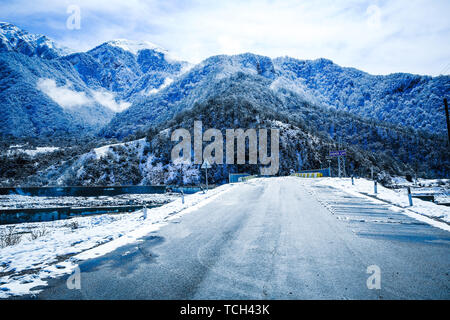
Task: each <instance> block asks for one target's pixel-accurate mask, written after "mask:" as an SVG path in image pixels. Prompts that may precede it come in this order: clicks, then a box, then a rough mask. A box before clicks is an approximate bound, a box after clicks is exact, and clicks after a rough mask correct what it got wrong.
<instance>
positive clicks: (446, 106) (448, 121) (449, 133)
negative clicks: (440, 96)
mask: <svg viewBox="0 0 450 320" xmlns="http://www.w3.org/2000/svg"><path fill="white" fill-rule="evenodd" d="M444 106H445V116H446V118H447V133H448V143H449V145H450V120H449V118H448V103H447V98H444Z"/></svg>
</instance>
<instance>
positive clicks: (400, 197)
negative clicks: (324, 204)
mask: <svg viewBox="0 0 450 320" xmlns="http://www.w3.org/2000/svg"><path fill="white" fill-rule="evenodd" d="M313 181H314V182H313V183H315V184H318V185H329V186H332V187H335V188H338V189H341V190H343V191H345V192H348V193H351V194H354V195H359V196H361V195H363V196H366V197H367V198H370V199H374V197H376V198H377V199H380V200H382V201H387V202H389V203H391V204H393V205H395V206H398V207H401V208H402V210H403V211H404V212H405V213H406V214H419V215H422V216H426V217H430V218H437V219H439V220H442V221H445V222H446V223H450V207H447V206H443V205H437V204H435V203H432V202H430V201H423V200H420V199H417V198H413V206H412V207H410V206H409V200H408V194H407V190H406V188H404V189H388V188H385V187H383V186H382V185H380V184H378V186H377V189H378V190H377V191H378V193H377V194H376V195H375V193H374V183H373V181H371V180H367V179H362V178H360V179H354V181H355V185H352V182H351V179H350V178H342V179H339V178H320V179H316V180H313ZM445 222H444V223H445Z"/></svg>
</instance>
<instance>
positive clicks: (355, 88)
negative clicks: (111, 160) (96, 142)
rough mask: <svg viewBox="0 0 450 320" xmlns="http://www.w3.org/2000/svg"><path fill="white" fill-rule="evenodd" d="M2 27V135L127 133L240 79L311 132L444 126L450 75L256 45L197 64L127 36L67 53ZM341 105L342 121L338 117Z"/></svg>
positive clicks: (239, 85)
mask: <svg viewBox="0 0 450 320" xmlns="http://www.w3.org/2000/svg"><path fill="white" fill-rule="evenodd" d="M0 30H1V32H0V35H1V39H2V40H1V43H2V47H1V48H2V49H1V50H0V75H1V79H0V90H1V91H0V102H1V103H2V110H1V111H0V112H1V114H0V115H1V118H0V121H1V124H2V127H1V129H0V134H2V135H13V136H15V137H24V136H31V137H38V138H39V137H41V136H42V135H43V136H58V135H61V134H66V133H67V132H71V133H73V134H78V135H85V134H87V133H89V134H91V133H96V132H100V135H101V136H102V137H105V138H108V139H109V138H119V139H123V138H125V137H128V136H130V135H134V134H136V133H137V132H139V131H141V132H142V131H146V130H147V129H148V128H150V127H154V126H159V125H161V124H162V123H165V122H166V121H169V120H170V119H172V118H174V117H176V116H177V114H179V113H180V112H183V111H186V110H191V109H193V108H194V107H195V106H196V104H202V103H207V101H208V100H209V99H210V98H211V97H214V96H217V95H218V94H225V92H227V91H226V90H228V89H227V88H228V87H229V86H236V91H232V94H239V95H241V96H242V97H244V98H245V99H246V100H247V101H250V103H251V104H257V105H261V104H266V105H267V106H268V108H272V109H273V111H274V112H281V113H283V114H285V115H287V116H289V117H293V118H296V119H297V120H298V121H300V122H301V123H304V124H308V125H309V129H308V130H314V131H317V132H322V134H325V135H328V136H329V137H330V138H331V139H336V138H337V137H343V138H344V139H347V140H351V141H352V143H354V144H358V143H359V144H361V143H363V144H365V145H364V146H363V147H364V148H365V147H366V146H367V145H369V143H368V142H367V139H369V140H370V139H372V138H371V137H369V135H373V136H374V137H376V139H378V141H382V140H383V139H384V138H383V137H380V135H385V134H386V133H380V132H385V131H383V130H385V129H384V128H390V126H391V127H392V128H396V127H398V129H399V130H400V131H407V130H410V128H412V129H421V130H423V131H426V132H428V133H430V134H436V133H437V134H441V133H442V132H444V131H445V130H446V128H445V118H444V116H443V114H441V113H442V112H441V111H440V110H441V104H442V98H443V97H444V96H445V95H448V93H449V92H450V76H440V77H429V76H419V75H411V74H392V75H388V76H375V75H370V74H367V73H365V72H363V71H360V70H356V69H353V68H344V67H340V66H338V65H336V64H334V63H333V62H332V61H330V60H326V59H317V60H297V59H293V58H289V57H282V58H276V59H271V58H269V57H265V56H261V55H255V54H252V53H245V54H240V55H233V56H228V55H218V56H213V57H210V58H207V59H205V60H204V61H202V62H201V63H199V64H197V65H190V64H189V63H188V62H185V61H182V60H179V59H176V58H174V57H172V56H171V55H170V54H169V53H168V52H167V51H166V50H164V49H162V48H160V47H159V46H157V45H154V44H152V43H149V42H139V41H131V40H124V39H118V40H111V41H108V42H105V43H103V44H100V45H99V46H97V47H95V48H93V49H91V50H89V51H87V52H77V53H71V54H66V52H64V51H61V50H60V49H59V48H60V47H59V46H58V45H57V44H56V43H54V42H53V41H51V40H49V39H47V38H46V37H44V36H37V35H32V34H29V33H27V32H26V31H23V30H20V29H19V28H17V27H15V26H13V25H11V24H8V23H3V24H1V25H0ZM244 84H245V85H244ZM244 88H245V89H244ZM230 92H231V91H230ZM227 94H230V93H227ZM312 110H316V111H314V112H313V111H312ZM317 110H320V111H317ZM335 111H339V112H340V113H337V114H339V115H340V116H339V120H338V121H337V120H336V121H334V120H333V121H331V120H330V119H331V118H330V117H335V115H336V113H335ZM345 119H347V120H348V121H347V122H346V121H345ZM355 119H359V120H355ZM358 121H365V122H372V123H374V124H376V125H374V128H377V130H376V131H377V132H376V133H375V132H372V131H371V130H372V129H370V130H369V129H368V128H367V127H365V128H364V129H362V128H361V127H358V126H359V125H358V123H359V122H358ZM349 123H351V124H352V126H349V125H348V124H349ZM377 126H378V127H377ZM380 128H382V129H380ZM358 130H361V131H358ZM380 130H381V131H380ZM378 131H380V132H378ZM369 132H370V133H369ZM358 135H360V136H361V135H367V136H366V137H365V139H366V141H363V142H362V141H357V138H356V137H357V136H358ZM349 137H350V138H349ZM402 154H403V152H402ZM403 156H405V157H406V156H407V155H406V153H405V154H404V155H403Z"/></svg>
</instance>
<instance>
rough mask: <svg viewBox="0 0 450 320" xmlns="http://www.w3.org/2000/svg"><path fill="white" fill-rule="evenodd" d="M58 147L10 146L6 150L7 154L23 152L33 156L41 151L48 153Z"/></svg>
mask: <svg viewBox="0 0 450 320" xmlns="http://www.w3.org/2000/svg"><path fill="white" fill-rule="evenodd" d="M59 149H60V148H59V147H36V149H20V148H11V147H10V149H9V150H8V152H7V155H8V156H11V155H14V154H19V153H24V154H27V155H29V156H30V157H35V156H37V155H38V154H42V153H50V152H54V151H57V150H59Z"/></svg>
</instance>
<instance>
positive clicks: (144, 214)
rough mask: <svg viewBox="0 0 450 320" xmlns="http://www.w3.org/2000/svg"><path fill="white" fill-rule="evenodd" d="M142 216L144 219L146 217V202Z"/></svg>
mask: <svg viewBox="0 0 450 320" xmlns="http://www.w3.org/2000/svg"><path fill="white" fill-rule="evenodd" d="M143 217H144V219H147V204H144V212H143Z"/></svg>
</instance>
